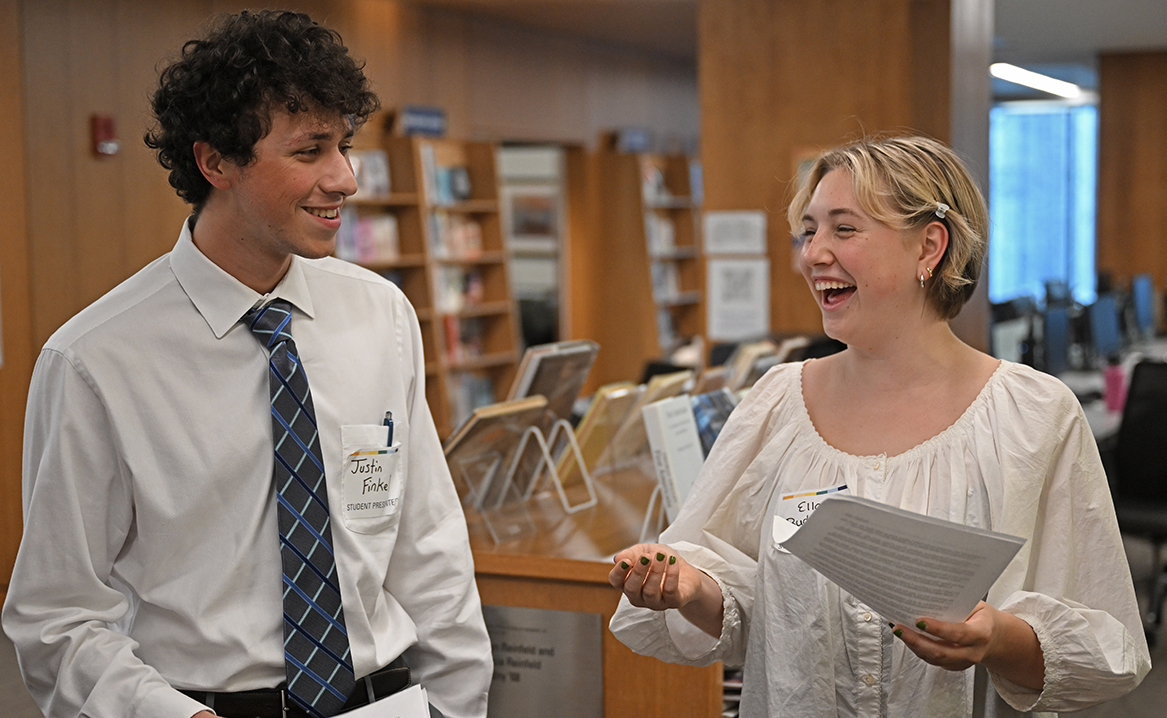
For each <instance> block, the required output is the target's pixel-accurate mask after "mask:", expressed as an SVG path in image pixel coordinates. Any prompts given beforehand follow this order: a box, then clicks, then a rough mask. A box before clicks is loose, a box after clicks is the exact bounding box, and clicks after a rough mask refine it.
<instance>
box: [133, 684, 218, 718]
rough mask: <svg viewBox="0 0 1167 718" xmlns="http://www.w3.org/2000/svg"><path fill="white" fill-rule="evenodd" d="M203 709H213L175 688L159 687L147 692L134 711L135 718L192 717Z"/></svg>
mask: <svg viewBox="0 0 1167 718" xmlns="http://www.w3.org/2000/svg"><path fill="white" fill-rule="evenodd" d="M201 711H211V709H210V708H208V707H206V706H205V705H203V704H202V703H199V702H198V701H196V700H195V699H194V698H191V697H190V696H187V695H184V694H182V693H180V692H179V691H177V690H176V689H174V688H159V689H157V690H153V691H150V692H149V693H147V694H146V696H145V697H144V698H143V699H142V702H141V703H139V704H138V710H137V711H135V712H134V715H135V718H137V717H141V718H153V717H154V716H175V717H176V718H191V716H194V715H195V714H196V713H199V712H201ZM211 712H212V713H215V712H214V711H211ZM215 715H218V713H215Z"/></svg>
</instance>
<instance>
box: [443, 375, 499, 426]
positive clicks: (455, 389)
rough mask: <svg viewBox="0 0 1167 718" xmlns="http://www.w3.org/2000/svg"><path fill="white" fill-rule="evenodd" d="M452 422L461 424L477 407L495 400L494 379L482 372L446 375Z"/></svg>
mask: <svg viewBox="0 0 1167 718" xmlns="http://www.w3.org/2000/svg"><path fill="white" fill-rule="evenodd" d="M446 387H447V388H448V390H449V394H450V398H449V401H450V413H451V423H452V424H453V425H454V426H457V425H458V424H461V423H462V422H463V421H465V420H466V417H468V416H470V414H472V413H473V412H474V410H475V409H477V408H479V407H482V406H486V405H488V404H491V403H493V402H494V381H493V380H492V379H491V378H490V376H488V375H487V374H484V373H481V372H469V371H459V372H451V373H450V374H449V375H448V376H447V377H446Z"/></svg>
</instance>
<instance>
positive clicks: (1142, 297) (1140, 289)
mask: <svg viewBox="0 0 1167 718" xmlns="http://www.w3.org/2000/svg"><path fill="white" fill-rule="evenodd" d="M1131 302H1132V303H1133V304H1134V307H1135V328H1136V329H1137V330H1138V333H1139V334H1140V335H1142V336H1144V337H1149V336H1152V335H1153V334H1154V333H1155V307H1154V304H1155V285H1154V282H1153V281H1152V280H1151V275H1150V274H1140V275H1138V276H1136V277H1135V278H1134V279H1132V280H1131Z"/></svg>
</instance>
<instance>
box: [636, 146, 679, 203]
mask: <svg viewBox="0 0 1167 718" xmlns="http://www.w3.org/2000/svg"><path fill="white" fill-rule="evenodd" d="M640 182H641V193H642V195H643V197H644V203H645V204H647V205H650V206H652V205H657V204H662V203H665V202H668V201H669V200H671V199H672V193H671V192H669V188H668V186H667V185H666V184H665V173H664V172H663V171H661V168H660V167H657V166H656V164H655V163H654V162H653V161H652V159H650V158H648V157H645V158H644V159H642V160H641V162H640Z"/></svg>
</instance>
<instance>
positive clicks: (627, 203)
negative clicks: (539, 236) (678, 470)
mask: <svg viewBox="0 0 1167 718" xmlns="http://www.w3.org/2000/svg"><path fill="white" fill-rule="evenodd" d="M695 162H696V160H693V159H692V158H690V157H687V156H685V155H662V154H647V153H622V152H619V151H617V150H616V148H615V147H614V145H613V143H612V142H610V141H605V142H603V143H602V146H601V147H600V149H598V150H597V151H596V155H595V156H594V157H593V158H591V160H590V161H589V162H588V163H587V172H588V180H587V181H588V184H589V185H590V186H591V192H592V197H594V199H593V201H592V204H591V207H592V209H591V211H592V213H593V214H594V215H595V217H594V220H593V222H591V223H590V227H589V229H590V231H589V232H588V234H589V238H590V241H589V242H588V245H589V247H588V249H587V252H588V253H589V254H591V255H592V256H591V257H588V259H589V260H590V261H591V262H592V263H596V264H597V265H598V266H602V267H603V270H602V272H600V275H599V276H600V277H601V278H602V281H603V283H604V285H605V286H608V287H611V288H612V290H611V291H610V292H607V293H606V295H605V296H600V297H597V301H594V302H591V303H590V304H591V305H593V306H595V307H596V311H597V312H599V313H600V316H601V317H608V318H609V319H608V320H603V319H601V321H593V322H581V325H585V326H590V327H591V330H590V334H594V336H588V337H587V338H590V339H594V340H595V341H597V342H599V344H600V346H601V347H602V349H601V351H600V356H599V357H598V359H597V366H596V368H595V369H593V374H594V376H592V377H590V378H589V388H595V387H596V386H599V385H601V384H607V383H611V382H614V381H622V380H637V381H638V380H639V379H640V377H641V374H642V372H643V369H644V366H645V364H647V363H648V362H649V361H652V360H655V359H661V358H664V357H666V356H668V354H669V353H670V352H671V351H672V350H674V349H675V348H677V346H679V345H680V344H681V343H683V342H685V341H688V340H689V339H691V338H693V337H695V336H702V335H703V334H704V331H705V301H704V295H705V292H704V287H705V280H704V275H703V270H704V264H703V261H702V251H701V242H700V234H699V232H700V219H699V210H700V207H699V204H700V197H701V188H700V187H696V188H694V187H692V186H691V185H692V182H693V181H694V180H693V179H692V178H693V176H694V174H699V173H695V172H694V171H693V167H694V163H695ZM694 189H696V191H694ZM577 254H578V252H577ZM577 259H579V257H577Z"/></svg>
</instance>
